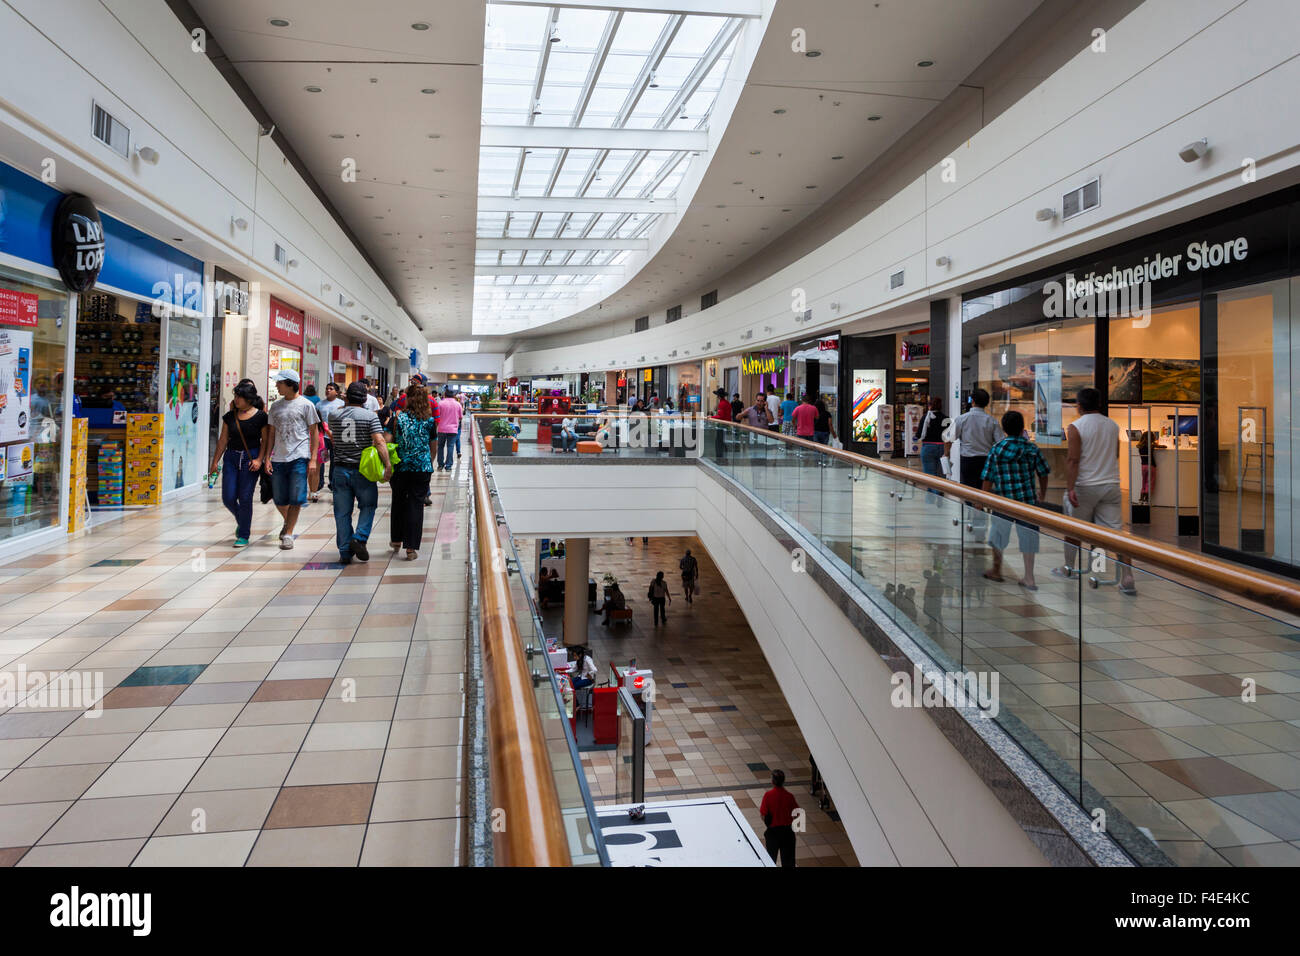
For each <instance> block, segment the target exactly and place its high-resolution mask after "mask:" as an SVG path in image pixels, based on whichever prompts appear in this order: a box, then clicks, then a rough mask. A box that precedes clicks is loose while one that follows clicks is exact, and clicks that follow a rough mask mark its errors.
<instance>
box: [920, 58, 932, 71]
mask: <svg viewBox="0 0 1300 956" xmlns="http://www.w3.org/2000/svg"><path fill="white" fill-rule="evenodd" d="M916 65H917V66H919V67H920V68H921V69H923V70H924V69H925V68H926V67H930V66H934V60H917V62H916Z"/></svg>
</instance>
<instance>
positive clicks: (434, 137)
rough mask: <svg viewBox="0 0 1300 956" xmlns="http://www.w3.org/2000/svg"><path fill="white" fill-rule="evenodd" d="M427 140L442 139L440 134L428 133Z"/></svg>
mask: <svg viewBox="0 0 1300 956" xmlns="http://www.w3.org/2000/svg"><path fill="white" fill-rule="evenodd" d="M429 139H442V134H441V133H430V134H429Z"/></svg>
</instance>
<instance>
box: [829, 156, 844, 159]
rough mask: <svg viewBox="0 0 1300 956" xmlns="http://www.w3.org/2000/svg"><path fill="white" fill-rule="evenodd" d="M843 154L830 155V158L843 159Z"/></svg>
mask: <svg viewBox="0 0 1300 956" xmlns="http://www.w3.org/2000/svg"><path fill="white" fill-rule="evenodd" d="M843 158H844V157H843V156H832V157H831V159H843Z"/></svg>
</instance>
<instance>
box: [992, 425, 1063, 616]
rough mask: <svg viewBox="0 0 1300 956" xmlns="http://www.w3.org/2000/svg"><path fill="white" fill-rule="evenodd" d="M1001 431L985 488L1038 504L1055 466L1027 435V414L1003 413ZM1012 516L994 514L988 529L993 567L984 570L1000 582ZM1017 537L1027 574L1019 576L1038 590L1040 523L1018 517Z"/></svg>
mask: <svg viewBox="0 0 1300 956" xmlns="http://www.w3.org/2000/svg"><path fill="white" fill-rule="evenodd" d="M1002 430H1003V431H1004V432H1005V433H1006V436H1007V437H1006V438H1004V439H1002V440H1001V441H1000V442H998V443H997V444H996V445H994V446H993V447H992V448H991V449H990V450H989V454H988V459H987V460H986V461H985V463H984V474H983V476H982V478H983V482H984V489H983V490H984V491H991V492H993V493H995V494H999V495H1002V497H1004V498H1011V499H1012V500H1014V501H1022V502H1024V503H1025V504H1027V505H1036V504H1038V501H1039V499H1040V498H1042V497H1044V496H1046V494H1047V476H1048V475H1049V474H1050V473H1051V471H1052V469H1051V468H1050V467H1049V466H1048V464H1047V461H1046V459H1044V458H1043V453H1042V452H1040V451H1039V450H1038V446H1037V445H1035V444H1034V443H1033V442H1031V441H1030V440H1029V439H1028V438H1026V437H1025V416H1023V415H1021V414H1020V413H1019V412H1017V411H1010V412H1007V413H1006V414H1005V415H1003V416H1002ZM1035 478H1037V479H1038V491H1037V493H1035V491H1034V479H1035ZM1011 523H1012V522H1011V519H1009V518H1004V517H1002V516H1001V515H994V516H993V526H992V528H991V529H990V530H989V545H990V547H992V548H993V567H992V568H990V569H989V570H988V571H985V572H984V577H986V578H988V579H989V580H990V581H1001V580H1003V578H1002V552H1003V551H1005V550H1006V547H1007V543H1008V542H1009V541H1010V540H1011ZM1015 525H1016V536H1017V537H1018V538H1019V540H1020V554H1021V556H1022V557H1023V558H1024V562H1025V576H1024V577H1023V578H1021V579H1020V586H1021V587H1022V588H1024V589H1025V590H1027V591H1037V590H1038V585H1037V584H1035V583H1034V555H1036V554H1037V553H1038V526H1037V525H1034V524H1030V523H1029V522H1027V521H1025V520H1023V519H1016V521H1015Z"/></svg>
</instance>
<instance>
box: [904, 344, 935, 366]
mask: <svg viewBox="0 0 1300 956" xmlns="http://www.w3.org/2000/svg"><path fill="white" fill-rule="evenodd" d="M898 356H899V358H901V359H902V360H903V361H904V362H918V361H920V360H921V359H924V358H929V357H930V343H929V342H904V343H903V347H902V348H901V349H899V350H898Z"/></svg>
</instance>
